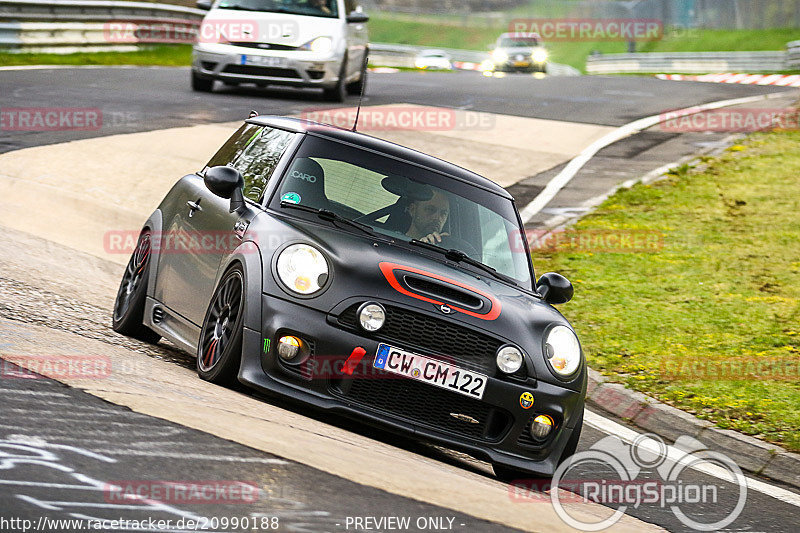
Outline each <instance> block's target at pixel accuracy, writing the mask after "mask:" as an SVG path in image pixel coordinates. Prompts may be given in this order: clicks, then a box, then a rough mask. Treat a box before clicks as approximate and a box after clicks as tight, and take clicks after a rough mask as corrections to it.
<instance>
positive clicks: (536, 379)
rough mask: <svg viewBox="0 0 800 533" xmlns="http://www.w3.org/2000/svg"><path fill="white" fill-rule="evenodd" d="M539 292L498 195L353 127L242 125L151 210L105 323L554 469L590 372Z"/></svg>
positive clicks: (471, 177) (378, 416)
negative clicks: (209, 159)
mask: <svg viewBox="0 0 800 533" xmlns="http://www.w3.org/2000/svg"><path fill="white" fill-rule="evenodd" d="M571 296H572V285H571V284H570V283H569V282H568V281H567V280H566V279H564V278H563V277H562V276H560V275H558V274H552V273H551V274H545V275H543V276H541V277H540V278H539V281H538V283H536V282H535V278H534V273H533V268H532V265H531V260H530V251H529V248H528V244H527V241H526V239H525V238H524V233H523V231H522V224H521V220H520V217H519V213H518V212H517V209H516V207H515V205H514V200H513V198H512V197H511V196H510V195H509V194H508V193H507V192H506V191H505V190H504V189H502V188H501V187H499V186H498V185H496V184H495V183H493V182H491V181H489V180H488V179H485V178H483V177H481V176H478V175H476V174H473V173H472V172H469V171H467V170H464V169H463V168H460V167H458V166H455V165H453V164H450V163H447V162H444V161H441V160H439V159H436V158H434V157H431V156H428V155H425V154H422V153H419V152H416V151H413V150H410V149H407V148H404V147H401V146H398V145H395V144H392V143H389V142H386V141H383V140H379V139H376V138H373V137H370V136H368V135H364V134H360V133H354V132H351V131H346V130H341V129H336V128H333V127H330V126H325V125H321V124H316V123H312V122H307V121H302V120H295V119H290V118H282V117H253V118H250V119H248V120H247V121H246V122H245V124H244V125H243V126H242V127H241V128H240V129H239V130H238V131H237V132H236V133H235V134H234V135H233V136H232V137H231V138H230V139H229V140H228V141H227V142H226V143H225V144H224V145H223V146H222V148H220V150H219V151H218V152H217V154H216V155H214V157H212V158H211V161H209V162H208V165H206V167H205V168H204V169H202V170H201V171H199V172H197V173H196V174H191V175H189V176H184V177H183V178H182V179H181V180H180V181H178V182H177V183H176V185H175V186H174V187H173V188H172V190H171V191H170V192H169V193H168V194H167V196H166V197H165V198H164V200H163V201H162V202H161V205H159V207H158V209H156V211H155V212H154V213H153V214H152V215H151V216H150V218H149V219H148V220H147V222H146V223H145V225H144V228H143V230H142V231H141V233H140V234H139V236H138V242H137V245H136V249H135V250H134V252H133V254H132V256H131V259H130V262H129V263H128V266H127V268H126V271H125V274H124V276H123V279H122V283H121V285H120V289H119V293H118V295H117V300H116V304H115V307H114V313H113V325H114V329H115V330H116V331H118V332H120V333H123V334H126V335H130V336H134V337H137V338H140V339H143V340H148V341H151V342H154V341H157V340H158V339H159V338H160V337H165V338H167V339H169V340H170V341H172V342H173V343H176V344H178V345H179V346H181V347H183V348H185V349H186V350H188V351H190V352H191V353H193V354H196V355H197V372H198V374H199V375H200V377H201V378H202V379H205V380H208V381H211V382H214V383H232V382H235V380H238V381H239V382H241V383H243V384H245V385H247V386H249V387H253V388H255V389H259V390H262V391H266V392H270V393H277V394H280V395H283V396H285V397H289V398H293V399H295V400H298V401H300V402H304V403H305V404H308V405H311V406H314V407H316V408H320V409H326V410H331V411H335V412H338V413H341V414H344V415H347V416H351V417H355V418H358V419H360V420H362V421H371V422H374V423H375V424H379V425H381V426H383V427H385V428H388V429H390V430H393V431H397V432H401V433H403V434H406V435H413V436H415V437H418V438H421V439H425V440H429V441H432V442H435V443H438V444H441V445H444V446H448V447H451V448H455V449H459V450H462V451H465V452H467V453H469V454H471V455H474V456H476V457H478V458H481V459H485V460H488V461H490V462H491V463H492V464H493V465H494V469H495V472H496V473H497V474H498V476H499V477H501V478H504V479H508V478H516V477H521V476H530V475H531V474H536V475H540V476H548V475H552V473H553V472H554V470H555V468H556V467H557V465H558V464H559V462H560V461H562V460H563V459H565V458H566V457H568V456H570V455H571V454H572V453H573V452H574V451H575V448H576V446H577V443H578V439H579V436H580V432H581V426H582V422H583V408H584V396H585V393H586V381H587V371H586V363H585V359H584V357H583V354H582V351H581V347H580V344H579V342H578V339H577V337H576V335H575V333H574V331H573V329H572V327H571V326H570V324H569V323H568V322H567V320H566V319H565V318H564V317H563V316H562V315H561V314H560V313H559V312H558V311H556V310H555V309H554V308H553V304H559V303H564V302H566V301H568V300H569V299H570V298H571Z"/></svg>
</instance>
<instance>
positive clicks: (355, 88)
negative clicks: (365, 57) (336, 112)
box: [346, 50, 369, 96]
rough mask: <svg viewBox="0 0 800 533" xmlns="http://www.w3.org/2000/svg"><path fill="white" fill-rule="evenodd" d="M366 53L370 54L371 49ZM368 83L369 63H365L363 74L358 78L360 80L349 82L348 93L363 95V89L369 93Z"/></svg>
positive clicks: (362, 69)
mask: <svg viewBox="0 0 800 533" xmlns="http://www.w3.org/2000/svg"><path fill="white" fill-rule="evenodd" d="M365 53H366V54H369V50H367V51H366V52H365ZM366 85H367V65H364V66H363V67H362V68H361V76H360V77H359V78H358V80H356V81H354V82H352V83H348V84H347V87H346V89H347V94H349V95H351V96H359V95H361V92H362V90H363V92H364V94H366V93H367V87H366Z"/></svg>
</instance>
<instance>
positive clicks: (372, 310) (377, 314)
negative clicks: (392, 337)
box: [358, 302, 386, 331]
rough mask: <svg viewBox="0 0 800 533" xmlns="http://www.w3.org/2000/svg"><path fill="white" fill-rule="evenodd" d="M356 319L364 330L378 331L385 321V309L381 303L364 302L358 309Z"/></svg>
mask: <svg viewBox="0 0 800 533" xmlns="http://www.w3.org/2000/svg"><path fill="white" fill-rule="evenodd" d="M358 321H359V322H360V323H361V327H362V328H364V330H366V331H378V330H379V329H381V328H382V327H383V323H384V322H385V321H386V310H385V309H384V308H383V306H382V305H381V304H376V303H369V302H367V303H365V304H364V305H362V306H361V309H359V310H358Z"/></svg>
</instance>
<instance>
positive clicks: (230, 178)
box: [203, 166, 244, 213]
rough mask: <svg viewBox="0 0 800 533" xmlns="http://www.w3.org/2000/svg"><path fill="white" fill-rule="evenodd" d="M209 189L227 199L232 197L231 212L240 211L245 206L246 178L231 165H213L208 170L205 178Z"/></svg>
mask: <svg viewBox="0 0 800 533" xmlns="http://www.w3.org/2000/svg"><path fill="white" fill-rule="evenodd" d="M203 181H205V184H206V187H208V190H209V191H211V192H213V193H214V194H216V195H217V196H219V197H220V198H225V199H226V200H227V199H229V198H230V200H231V209H230V212H231V213H233V212H234V211H239V210H241V209H243V208H244V194H243V193H242V188H243V187H244V178H242V175H241V174H240V173H239V171H238V170H236V169H235V168H231V167H225V166H219V167H211V168H209V169H208V170H206V175H205V178H203Z"/></svg>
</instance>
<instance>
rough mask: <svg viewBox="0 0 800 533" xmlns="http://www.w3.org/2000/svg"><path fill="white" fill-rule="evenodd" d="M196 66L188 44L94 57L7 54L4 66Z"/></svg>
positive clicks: (2, 58)
mask: <svg viewBox="0 0 800 533" xmlns="http://www.w3.org/2000/svg"><path fill="white" fill-rule="evenodd" d="M191 64H192V47H191V45H187V44H173V45H160V46H153V47H148V48H145V49H143V50H139V51H137V52H98V53H94V54H87V53H77V54H3V53H0V66H11V65H142V66H153V65H160V66H168V67H176V66H177V67H184V66H189V65H191Z"/></svg>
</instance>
